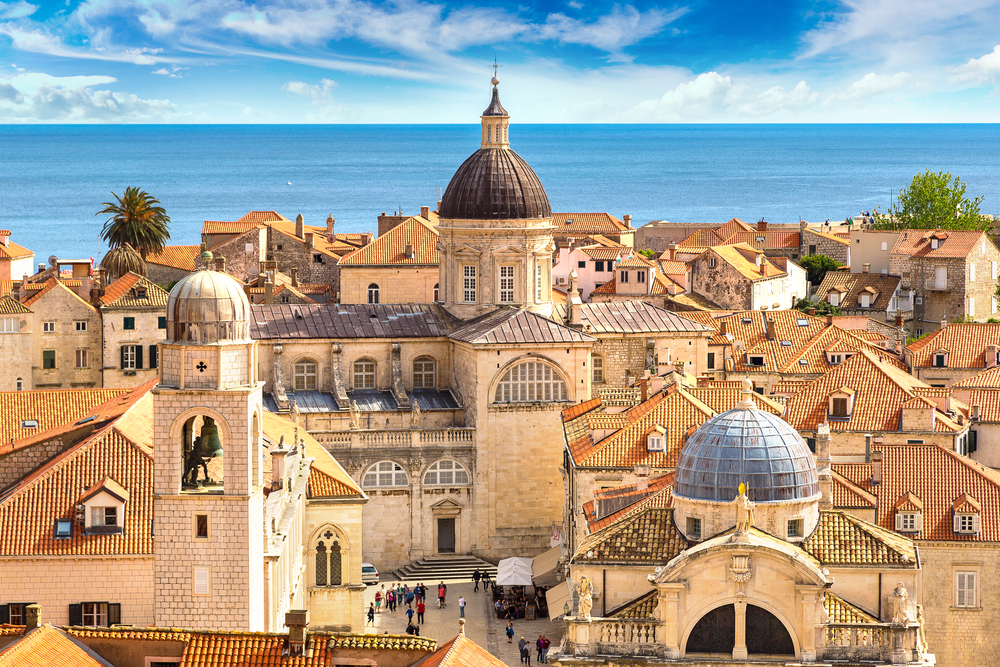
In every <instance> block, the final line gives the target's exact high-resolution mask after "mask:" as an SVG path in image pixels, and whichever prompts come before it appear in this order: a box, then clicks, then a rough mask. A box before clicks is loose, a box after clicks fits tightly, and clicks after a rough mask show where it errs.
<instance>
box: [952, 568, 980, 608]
mask: <svg viewBox="0 0 1000 667" xmlns="http://www.w3.org/2000/svg"><path fill="white" fill-rule="evenodd" d="M977 574H978V573H976V572H956V573H955V606H956V607H976V606H977V605H976V602H977V600H976V598H977V595H976V592H977V591H976V575H977Z"/></svg>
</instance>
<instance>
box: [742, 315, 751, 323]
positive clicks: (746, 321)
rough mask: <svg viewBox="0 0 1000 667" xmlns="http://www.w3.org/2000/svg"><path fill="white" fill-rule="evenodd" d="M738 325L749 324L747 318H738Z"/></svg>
mask: <svg viewBox="0 0 1000 667" xmlns="http://www.w3.org/2000/svg"><path fill="white" fill-rule="evenodd" d="M740 324H750V318H749V317H741V318H740Z"/></svg>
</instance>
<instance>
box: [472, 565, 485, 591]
mask: <svg viewBox="0 0 1000 667" xmlns="http://www.w3.org/2000/svg"><path fill="white" fill-rule="evenodd" d="M482 578H483V574H482V573H481V572H480V571H479V568H478V567H477V568H476V571H475V572H473V573H472V580H473V581H474V582H476V587H475V588H474V589H472V592H473V593H478V592H479V580H480V579H482Z"/></svg>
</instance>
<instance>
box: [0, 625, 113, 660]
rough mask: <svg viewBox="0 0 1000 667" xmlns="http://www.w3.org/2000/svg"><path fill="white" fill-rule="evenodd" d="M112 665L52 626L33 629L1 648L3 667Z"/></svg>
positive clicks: (0, 655)
mask: <svg viewBox="0 0 1000 667" xmlns="http://www.w3.org/2000/svg"><path fill="white" fill-rule="evenodd" d="M108 664H110V663H107V662H105V661H104V660H102V659H99V657H98V656H97V654H96V653H94V652H93V651H91V650H90V649H88V648H87V647H86V646H84V645H83V644H78V643H77V642H76V641H74V640H73V639H72V638H70V637H68V636H67V635H66V633H64V632H63V631H62V630H60V629H58V628H54V627H52V626H51V625H43V626H41V627H39V628H36V629H34V630H32V631H31V632H29V633H28V634H27V635H25V636H24V637H23V638H22V639H20V640H18V641H16V642H14V643H13V644H11V645H10V646H8V647H7V648H5V649H3V650H2V651H0V667H53V666H54V665H58V666H59V667H107V666H108Z"/></svg>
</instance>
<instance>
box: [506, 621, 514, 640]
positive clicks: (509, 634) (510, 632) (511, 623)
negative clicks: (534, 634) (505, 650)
mask: <svg viewBox="0 0 1000 667" xmlns="http://www.w3.org/2000/svg"><path fill="white" fill-rule="evenodd" d="M507 643H508V644H513V643H514V621H507Z"/></svg>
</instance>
